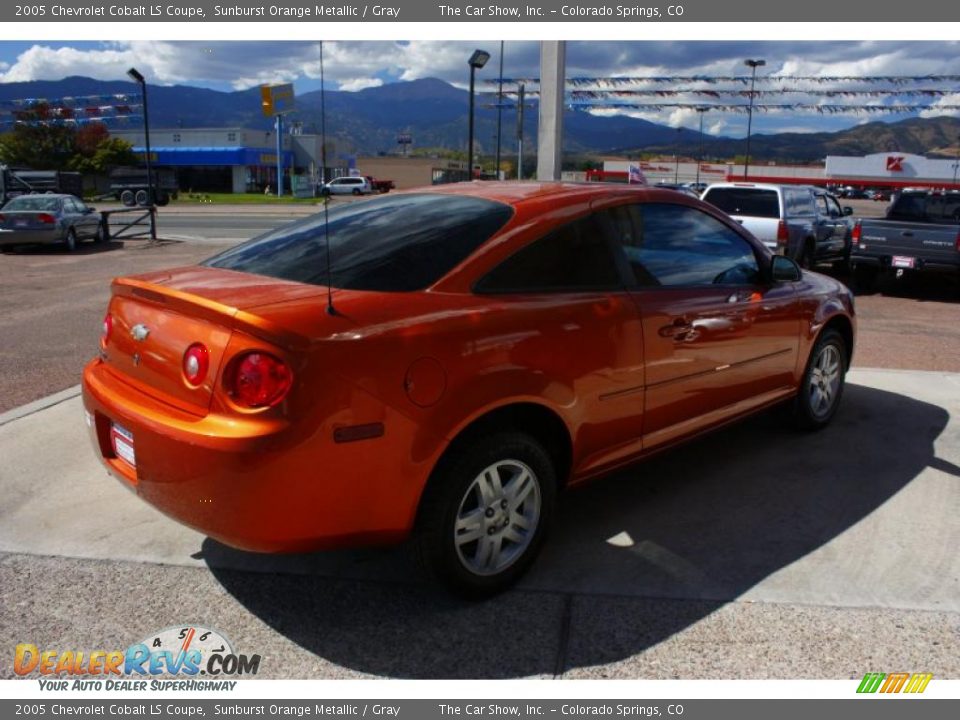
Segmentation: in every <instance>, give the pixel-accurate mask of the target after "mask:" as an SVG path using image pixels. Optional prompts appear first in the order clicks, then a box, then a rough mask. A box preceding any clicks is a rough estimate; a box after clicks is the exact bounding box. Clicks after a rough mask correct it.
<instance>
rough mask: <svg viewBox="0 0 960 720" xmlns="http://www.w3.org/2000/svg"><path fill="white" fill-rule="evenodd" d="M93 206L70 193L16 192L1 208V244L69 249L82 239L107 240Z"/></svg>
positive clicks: (75, 247) (3, 245) (70, 250)
mask: <svg viewBox="0 0 960 720" xmlns="http://www.w3.org/2000/svg"><path fill="white" fill-rule="evenodd" d="M106 237H107V236H106V233H105V232H104V227H103V221H102V218H101V216H100V213H98V212H97V211H96V210H95V209H94V208H92V207H90V206H89V205H86V204H85V203H84V202H83V200H81V199H80V198H77V197H74V196H73V195H57V194H52V193H51V194H44V195H18V196H17V197H15V198H13V199H12V200H10V201H9V202H8V203H7V204H6V205H4V206H3V208H0V247H10V246H13V245H56V244H60V245H62V246H63V248H64V249H65V250H67V251H68V252H72V251H73V250H76V249H77V245H78V243H80V241H81V240H87V239H90V240H95V241H96V242H104V241H105V240H106Z"/></svg>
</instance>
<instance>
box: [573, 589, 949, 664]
mask: <svg viewBox="0 0 960 720" xmlns="http://www.w3.org/2000/svg"><path fill="white" fill-rule="evenodd" d="M569 638H570V639H569V642H568V644H567V652H566V654H565V657H564V673H563V677H564V678H577V679H581V678H587V679H601V678H604V679H605V678H629V677H642V678H650V679H662V680H670V679H675V678H683V679H688V680H689V679H698V678H725V679H748V678H760V677H762V678H771V679H772V678H780V679H784V680H796V679H805V678H809V679H815V678H834V679H849V680H855V679H857V680H858V679H860V678H862V677H863V674H864V672H865V671H866V670H865V668H874V667H880V668H911V669H912V668H923V669H924V672H930V673H933V674H934V676H935V677H937V678H955V677H958V676H960V633H958V626H957V615H956V614H955V613H948V612H928V611H922V610H901V609H898V608H847V607H842V608H839V607H812V606H809V605H788V604H780V603H768V602H763V603H751V602H735V603H726V604H725V603H718V602H713V601H707V600H680V601H677V600H662V599H651V598H635V597H596V596H592V597H583V596H578V597H575V598H574V599H573V607H572V610H571V617H570V636H569Z"/></svg>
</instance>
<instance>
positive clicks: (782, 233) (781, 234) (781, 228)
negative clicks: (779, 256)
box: [777, 220, 790, 248]
mask: <svg viewBox="0 0 960 720" xmlns="http://www.w3.org/2000/svg"><path fill="white" fill-rule="evenodd" d="M789 240H790V231H789V230H788V229H787V221H786V220H781V221H780V222H779V223H777V247H778V248H785V247H786V246H787V243H788V242H789Z"/></svg>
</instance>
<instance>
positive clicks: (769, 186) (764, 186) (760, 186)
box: [706, 180, 806, 192]
mask: <svg viewBox="0 0 960 720" xmlns="http://www.w3.org/2000/svg"><path fill="white" fill-rule="evenodd" d="M784 187H785V186H784V185H776V184H774V183H752V182H749V181H746V180H745V181H743V182H722V183H712V184H711V185H708V186H707V189H706V192H710V191H711V190H713V189H714V188H744V189H752V190H783V189H784ZM791 187H806V186H804V185H793V186H791Z"/></svg>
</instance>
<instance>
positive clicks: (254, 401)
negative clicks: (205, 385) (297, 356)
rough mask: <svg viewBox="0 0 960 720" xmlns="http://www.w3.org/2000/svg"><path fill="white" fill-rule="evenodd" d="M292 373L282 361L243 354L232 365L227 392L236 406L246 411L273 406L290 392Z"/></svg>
mask: <svg viewBox="0 0 960 720" xmlns="http://www.w3.org/2000/svg"><path fill="white" fill-rule="evenodd" d="M292 384H293V373H292V372H291V371H290V368H289V367H287V364H286V363H285V362H283V360H279V359H277V358H275V357H274V356H273V355H268V354H267V353H262V352H252V353H247V354H246V355H243V356H242V357H240V358H238V359H237V360H235V361H234V362H233V365H232V372H231V373H230V374H229V375H228V378H227V390H228V391H229V392H230V395H231V396H232V397H233V400H234V402H236V403H237V404H238V405H241V406H244V407H249V408H260V407H270V406H271V405H276V404H277V403H279V402H280V401H281V400H283V398H284V397H286V394H287V392H289V390H290V386H291V385H292Z"/></svg>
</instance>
